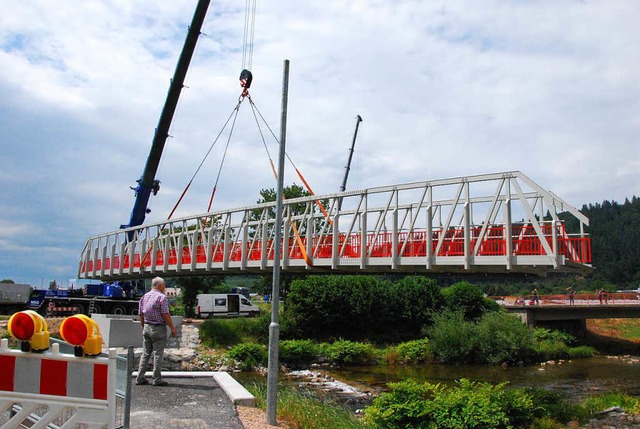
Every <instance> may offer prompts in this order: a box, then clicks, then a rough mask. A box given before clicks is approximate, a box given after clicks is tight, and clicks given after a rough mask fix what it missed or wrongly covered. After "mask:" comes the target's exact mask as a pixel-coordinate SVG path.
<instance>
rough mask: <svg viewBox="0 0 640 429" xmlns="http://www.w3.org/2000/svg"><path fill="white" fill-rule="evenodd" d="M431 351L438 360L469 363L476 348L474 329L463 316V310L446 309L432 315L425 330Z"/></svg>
mask: <svg viewBox="0 0 640 429" xmlns="http://www.w3.org/2000/svg"><path fill="white" fill-rule="evenodd" d="M427 336H428V337H429V342H430V347H431V352H432V353H433V356H434V357H435V358H436V360H437V361H438V362H442V363H459V364H462V363H469V362H472V361H473V359H474V352H475V350H476V329H475V325H474V324H473V323H472V322H468V321H467V320H465V318H464V312H463V311H460V310H459V311H451V310H446V311H443V312H442V313H439V314H437V315H435V316H434V324H433V326H431V328H429V329H428V330H427Z"/></svg>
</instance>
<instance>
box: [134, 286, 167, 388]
mask: <svg viewBox="0 0 640 429" xmlns="http://www.w3.org/2000/svg"><path fill="white" fill-rule="evenodd" d="M151 286H152V289H151V290H150V291H149V292H147V293H146V294H144V296H143V297H142V298H140V303H139V313H140V325H141V326H142V341H143V343H142V347H143V350H142V357H141V358H140V365H139V367H138V377H137V379H136V384H149V382H148V381H147V379H146V378H145V377H144V374H145V372H146V371H147V366H148V365H149V359H151V355H152V353H153V385H154V386H166V385H167V384H168V383H167V382H166V381H164V380H163V379H162V373H161V371H162V360H163V354H164V348H165V346H166V345H167V326H168V327H169V329H171V335H172V336H174V337H175V336H176V328H175V327H174V326H173V321H172V320H171V314H169V303H168V302H167V297H166V296H165V294H164V292H165V290H166V286H165V284H164V280H163V279H162V278H161V277H156V278H154V279H153V280H152V281H151Z"/></svg>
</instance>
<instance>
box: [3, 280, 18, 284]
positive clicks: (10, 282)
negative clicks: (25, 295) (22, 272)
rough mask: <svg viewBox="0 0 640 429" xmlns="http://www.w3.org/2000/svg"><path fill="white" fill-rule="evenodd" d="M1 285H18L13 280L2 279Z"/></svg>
mask: <svg viewBox="0 0 640 429" xmlns="http://www.w3.org/2000/svg"><path fill="white" fill-rule="evenodd" d="M0 283H9V284H12V285H14V284H16V282H14V281H13V280H11V279H2V280H0Z"/></svg>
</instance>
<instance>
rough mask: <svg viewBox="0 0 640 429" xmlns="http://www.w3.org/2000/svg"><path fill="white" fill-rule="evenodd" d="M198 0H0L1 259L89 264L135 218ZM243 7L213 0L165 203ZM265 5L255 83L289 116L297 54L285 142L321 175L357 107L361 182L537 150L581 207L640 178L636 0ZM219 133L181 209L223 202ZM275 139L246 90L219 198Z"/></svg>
mask: <svg viewBox="0 0 640 429" xmlns="http://www.w3.org/2000/svg"><path fill="white" fill-rule="evenodd" d="M195 4H196V1H195V0H179V1H177V0H171V1H169V0H161V1H157V2H153V3H149V2H146V1H140V0H139V1H106V0H105V1H93V0H86V1H77V0H75V1H67V2H46V1H36V0H27V1H21V2H8V3H7V4H4V5H3V13H2V15H0V70H2V73H0V131H1V133H0V162H2V165H3V168H2V170H1V171H0V184H1V185H2V186H1V188H2V189H0V226H1V227H2V228H1V231H2V232H3V234H2V237H0V238H2V241H0V277H3V278H5V277H10V278H14V279H16V280H18V281H26V282H31V283H34V284H39V283H40V282H41V279H42V278H43V277H44V278H45V279H48V278H51V277H57V278H58V279H62V280H64V279H66V278H67V277H74V276H75V273H74V269H75V268H74V266H75V264H76V261H77V258H78V255H79V252H80V249H81V247H82V245H83V243H84V240H85V239H86V237H88V236H90V235H95V234H97V233H101V232H105V231H107V230H113V229H116V228H117V227H118V226H119V225H120V224H122V223H125V222H126V221H127V220H128V217H129V211H130V209H131V207H132V205H133V198H132V196H133V195H132V192H131V191H129V189H128V187H129V186H130V185H133V184H134V182H135V180H136V179H137V178H138V177H139V176H140V174H141V172H142V168H143V165H144V162H145V160H146V156H147V153H148V150H149V147H150V142H151V139H152V136H153V130H154V127H155V125H156V123H157V118H158V116H159V114H160V110H161V108H162V104H163V102H164V97H165V95H166V90H167V88H168V82H169V79H170V77H171V75H172V73H173V69H174V67H175V63H176V61H177V56H178V54H179V52H180V49H181V47H182V43H183V41H184V37H185V35H186V27H187V25H188V24H189V22H190V20H191V16H192V14H193V10H194V8H195ZM243 8H244V2H231V1H228V0H225V1H216V2H212V5H211V7H210V10H209V14H208V17H207V20H206V21H205V27H204V29H203V31H204V32H205V33H206V34H207V36H206V37H202V38H201V39H200V41H199V44H198V48H197V52H196V55H195V57H194V60H193V62H192V67H191V68H190V71H189V74H188V77H187V85H188V87H189V88H187V89H185V91H183V96H182V99H181V102H180V105H179V108H178V112H177V115H176V118H175V120H174V123H173V126H172V129H171V134H172V136H173V138H172V139H169V141H168V143H167V147H166V150H165V154H164V157H163V162H162V165H161V169H160V172H159V178H160V180H161V181H162V183H163V186H162V189H161V192H160V194H159V195H158V196H157V197H155V198H154V199H153V201H152V205H151V207H152V209H153V212H152V214H151V216H150V218H149V220H150V221H152V220H158V219H162V218H163V217H165V216H166V215H167V214H168V212H169V210H170V207H171V206H172V205H173V203H174V202H175V200H176V198H177V196H178V195H179V194H180V192H181V191H182V188H183V186H184V185H185V184H186V182H187V181H188V179H189V177H190V176H191V174H192V173H193V171H194V169H195V167H196V166H197V164H198V163H199V161H200V160H201V158H202V156H203V155H204V153H205V152H206V150H207V148H208V147H209V145H210V144H211V142H212V140H213V138H214V137H215V135H216V134H217V132H218V131H219V130H220V127H221V126H222V123H223V121H224V120H225V119H226V117H227V116H228V115H229V113H230V112H231V110H232V109H233V106H234V105H235V103H236V100H237V97H238V95H239V93H240V88H239V86H238V82H237V76H238V74H239V72H240V69H241V41H242V24H243V15H244V10H243ZM257 12H258V14H257V17H256V45H255V54H254V58H253V72H254V75H255V79H254V85H253V88H252V95H253V98H254V100H255V101H256V103H257V105H258V107H259V108H260V109H261V111H262V113H263V114H264V115H265V117H266V118H267V120H268V121H269V122H270V124H271V125H272V126H273V127H274V130H275V131H276V132H278V131H277V129H278V128H279V123H278V121H279V116H280V113H279V109H280V89H281V76H282V60H283V59H285V58H288V59H290V60H291V78H290V79H291V81H290V98H289V124H288V152H289V153H290V154H291V156H292V157H293V159H294V160H295V161H296V163H297V165H298V167H299V168H300V169H301V170H302V171H303V172H304V173H305V175H306V176H307V178H308V180H309V181H310V182H311V184H312V186H313V187H314V190H315V191H316V193H326V192H334V191H336V190H337V189H338V187H339V185H340V182H341V178H342V174H343V170H344V164H345V162H346V158H347V155H348V147H349V144H350V140H351V136H352V132H353V127H354V125H355V116H356V115H357V114H360V115H362V117H363V118H364V122H363V123H362V124H361V129H360V135H359V138H358V144H357V147H356V156H355V160H354V166H353V170H352V174H351V176H350V183H349V185H348V188H349V189H355V188H363V187H369V186H375V185H384V184H392V183H401V182H405V181H416V180H424V179H436V178H441V177H452V176H464V175H471V174H478V173H487V172H496V171H506V170H522V171H523V172H525V173H526V174H527V175H528V176H530V177H531V178H533V179H534V180H535V181H536V182H538V183H539V184H540V185H541V186H543V187H545V188H547V189H550V190H552V191H554V192H556V193H557V194H559V195H560V196H561V197H563V198H564V199H566V200H567V201H569V202H571V203H572V204H574V205H576V206H578V207H580V206H581V205H582V204H583V203H589V202H598V201H601V200H603V199H615V200H622V199H624V198H625V197H629V196H631V195H633V194H638V185H639V184H640V170H639V164H638V159H640V149H639V145H638V142H637V139H638V136H639V135H640V101H639V100H640V86H639V85H638V84H637V76H638V75H640V64H639V63H640V55H639V53H640V47H639V44H638V43H637V41H638V40H640V27H638V25H637V22H640V9H638V7H637V4H636V2H634V1H618V2H590V1H563V2H558V1H541V2H522V1H497V0H496V1H489V2H472V1H460V2H420V1H394V2H389V1H352V2H343V1H338V0H335V1H325V2H315V3H314V2H299V1H290V0H285V1H275V0H265V1H261V2H258V11H257ZM222 147H223V144H219V145H217V146H216V148H215V149H214V152H213V153H212V156H211V158H210V160H209V161H208V162H207V164H206V166H205V170H204V171H203V172H202V173H201V174H200V176H199V177H198V179H197V180H196V181H195V182H194V185H193V186H192V189H191V192H190V194H189V196H188V197H187V199H186V200H185V202H184V203H183V207H182V209H181V214H189V213H193V212H202V211H204V210H205V209H206V205H207V203H208V198H209V193H210V191H211V187H212V185H213V182H214V180H215V176H216V174H217V168H218V165H219V162H220V157H221V150H222ZM263 153H264V150H263V148H262V143H261V141H260V139H259V135H258V132H257V130H256V128H255V125H254V122H253V118H252V117H251V115H250V112H249V110H248V106H244V107H243V109H242V110H241V112H240V115H239V120H238V124H237V126H236V132H235V133H234V137H233V139H232V141H231V145H230V151H229V155H228V159H227V162H226V163H225V167H224V170H223V172H222V176H221V180H220V183H219V186H218V188H219V189H218V193H217V195H216V203H215V204H217V208H222V207H233V206H242V205H248V204H251V203H253V202H254V201H255V200H256V199H257V197H258V191H259V189H261V188H265V187H273V186H274V182H273V179H272V177H271V172H270V169H269V164H268V161H267V158H266V155H262V154H263ZM272 153H273V154H274V156H275V147H274V146H273V145H272ZM287 175H288V176H287V180H288V181H289V182H290V181H293V180H295V178H294V176H293V174H292V173H291V172H288V173H287ZM298 182H299V181H298ZM38 248H40V249H42V250H41V251H40V252H35V253H36V254H34V250H33V249H38ZM65 269H68V272H65Z"/></svg>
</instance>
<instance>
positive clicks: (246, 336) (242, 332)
mask: <svg viewBox="0 0 640 429" xmlns="http://www.w3.org/2000/svg"><path fill="white" fill-rule="evenodd" d="M230 321H231V324H232V325H233V326H234V328H233V329H234V330H235V331H236V332H237V333H238V335H239V336H240V337H241V338H242V340H243V341H255V342H258V343H262V344H267V343H268V342H269V324H270V323H271V314H270V313H262V314H261V315H260V316H258V317H238V318H235V319H230Z"/></svg>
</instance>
